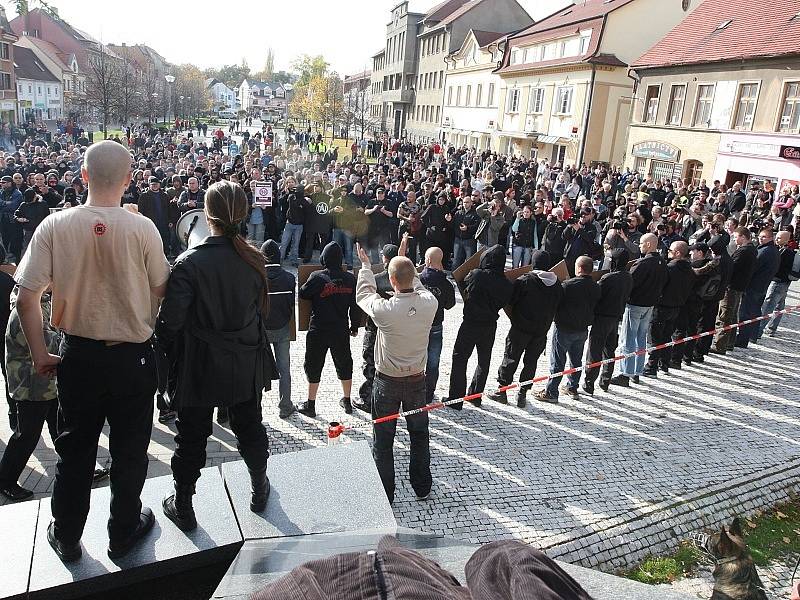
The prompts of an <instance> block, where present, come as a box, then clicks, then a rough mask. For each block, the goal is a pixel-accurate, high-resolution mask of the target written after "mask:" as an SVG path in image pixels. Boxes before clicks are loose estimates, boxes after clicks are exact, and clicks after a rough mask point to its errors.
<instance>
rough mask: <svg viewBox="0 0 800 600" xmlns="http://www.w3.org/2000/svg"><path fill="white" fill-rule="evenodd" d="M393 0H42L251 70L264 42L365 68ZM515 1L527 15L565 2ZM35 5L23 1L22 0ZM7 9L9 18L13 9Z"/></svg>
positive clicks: (106, 29) (90, 20) (169, 50)
mask: <svg viewBox="0 0 800 600" xmlns="http://www.w3.org/2000/svg"><path fill="white" fill-rule="evenodd" d="M399 1H400V0H338V1H335V2H332V1H329V0H286V1H276V0H260V1H256V0H245V1H241V0H240V1H239V2H231V1H228V2H226V1H202V2H201V1H195V2H169V1H168V0H166V1H165V0H137V1H136V2H128V1H122V0H49V4H50V6H53V7H55V8H57V9H58V11H59V14H60V15H61V17H62V18H63V19H64V20H66V21H67V22H68V23H70V24H71V25H73V26H74V27H77V28H78V29H80V30H82V31H85V32H86V33H88V34H90V35H92V36H93V37H95V38H97V39H99V40H101V41H103V42H105V43H110V44H120V43H122V42H125V43H128V44H136V43H140V44H147V45H148V46H151V47H152V48H153V49H154V50H156V51H157V52H159V53H160V54H161V55H162V56H164V57H165V58H166V59H167V61H169V62H171V63H176V64H180V63H187V62H188V63H192V64H194V65H197V66H198V67H200V68H201V69H205V68H209V67H215V66H220V65H223V64H232V63H235V64H239V63H241V61H242V59H243V58H244V59H246V60H247V63H248V65H249V66H250V68H251V69H252V70H253V71H259V70H261V69H262V68H263V67H264V61H265V58H266V54H267V48H269V47H271V48H272V49H273V51H274V53H275V70H281V69H286V70H288V69H289V67H290V65H291V63H292V60H293V59H294V58H295V57H296V56H298V55H301V54H309V55H316V54H322V55H323V56H324V57H325V58H326V60H327V61H328V62H329V63H330V65H331V68H332V69H333V70H335V71H337V72H339V74H341V75H348V74H352V73H358V72H359V71H362V70H364V69H369V68H371V65H370V60H371V57H372V55H373V54H375V53H376V52H377V51H378V50H380V49H381V48H382V47H383V46H384V44H385V30H386V23H388V21H389V15H390V13H389V11H390V10H391V9H392V7H394V6H396V5H397V4H398V3H399ZM437 1H438V0H412V1H411V3H410V6H409V10H411V11H413V12H425V11H427V10H428V9H430V8H431V7H432V6H434V5H435V4H436V3H437ZM487 1H489V2H492V1H493V0H487ZM519 1H520V4H522V6H523V7H525V9H526V10H527V11H528V13H529V14H530V15H531V16H532V17H533V18H534V19H539V18H541V17H542V16H545V15H547V14H550V13H552V12H553V11H555V10H557V9H558V8H560V7H561V6H563V5H564V4H565V3H566V4H570V3H571V2H570V1H569V0H519ZM6 4H11V3H6ZM36 6H37V3H36V0H31V1H30V7H31V8H35V7H36ZM231 8H232V10H231ZM7 10H8V16H9V18H13V17H14V16H15V13H14V10H13V8H10V9H7Z"/></svg>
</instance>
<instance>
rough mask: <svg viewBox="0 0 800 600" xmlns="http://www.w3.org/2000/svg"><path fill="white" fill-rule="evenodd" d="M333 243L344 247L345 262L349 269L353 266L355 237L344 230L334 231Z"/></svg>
mask: <svg viewBox="0 0 800 600" xmlns="http://www.w3.org/2000/svg"><path fill="white" fill-rule="evenodd" d="M331 241H332V242H336V243H337V244H339V245H340V246H341V247H342V251H343V253H344V262H345V264H346V265H347V266H348V267H352V266H353V236H351V235H350V234H349V233H347V232H346V231H345V230H344V229H334V230H333V234H332V235H331Z"/></svg>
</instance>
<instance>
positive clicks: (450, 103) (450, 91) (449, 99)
mask: <svg viewBox="0 0 800 600" xmlns="http://www.w3.org/2000/svg"><path fill="white" fill-rule="evenodd" d="M447 104H448V106H453V86H452V85H451V86H448V87H447Z"/></svg>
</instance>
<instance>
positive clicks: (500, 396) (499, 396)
mask: <svg viewBox="0 0 800 600" xmlns="http://www.w3.org/2000/svg"><path fill="white" fill-rule="evenodd" d="M486 397H487V398H489V400H494V401H495V402H498V403H499V404H508V395H507V394H506V393H505V392H494V393H493V394H488V395H487V396H486Z"/></svg>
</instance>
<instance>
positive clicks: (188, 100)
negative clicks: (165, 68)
mask: <svg viewBox="0 0 800 600" xmlns="http://www.w3.org/2000/svg"><path fill="white" fill-rule="evenodd" d="M173 74H174V75H175V84H174V88H173V90H174V96H173V98H172V105H173V107H174V108H175V114H179V113H180V114H181V115H183V116H193V115H196V114H197V113H198V112H204V111H206V110H208V109H209V108H210V107H211V97H210V95H209V93H208V90H207V89H206V80H205V76H204V75H203V73H202V72H201V71H200V69H198V68H197V67H196V66H194V65H191V64H183V65H178V66H176V67H175V68H174V69H173ZM181 96H183V100H181Z"/></svg>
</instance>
